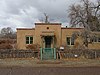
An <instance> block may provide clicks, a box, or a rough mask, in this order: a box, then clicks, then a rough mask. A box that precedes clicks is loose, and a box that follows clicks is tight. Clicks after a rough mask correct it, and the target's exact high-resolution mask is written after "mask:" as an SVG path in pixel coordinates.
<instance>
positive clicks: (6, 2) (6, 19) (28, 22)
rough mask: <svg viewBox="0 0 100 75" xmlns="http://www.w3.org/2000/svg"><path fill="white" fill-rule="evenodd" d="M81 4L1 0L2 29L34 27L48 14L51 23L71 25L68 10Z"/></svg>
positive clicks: (69, 0) (66, 0)
mask: <svg viewBox="0 0 100 75" xmlns="http://www.w3.org/2000/svg"><path fill="white" fill-rule="evenodd" d="M94 1H95V0H94ZM79 2H80V0H0V29H1V28H3V27H12V28H13V29H16V28H20V27H21V28H23V27H29V28H30V27H34V23H35V22H42V21H44V15H43V13H47V15H48V16H49V20H50V22H61V23H62V24H63V25H65V26H66V25H69V18H68V8H69V6H70V5H71V4H74V3H79Z"/></svg>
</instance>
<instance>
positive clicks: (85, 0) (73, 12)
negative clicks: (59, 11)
mask: <svg viewBox="0 0 100 75" xmlns="http://www.w3.org/2000/svg"><path fill="white" fill-rule="evenodd" d="M81 1H82V4H77V5H75V4H73V5H72V6H71V7H70V9H69V10H70V13H69V17H70V19H71V21H70V23H71V25H72V26H77V25H79V26H83V27H84V28H86V29H88V30H92V31H100V0H98V2H97V4H94V3H92V2H90V1H89V0H81Z"/></svg>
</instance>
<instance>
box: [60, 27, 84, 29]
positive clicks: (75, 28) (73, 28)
mask: <svg viewBox="0 0 100 75" xmlns="http://www.w3.org/2000/svg"><path fill="white" fill-rule="evenodd" d="M61 29H84V28H64V27H62V28H61Z"/></svg>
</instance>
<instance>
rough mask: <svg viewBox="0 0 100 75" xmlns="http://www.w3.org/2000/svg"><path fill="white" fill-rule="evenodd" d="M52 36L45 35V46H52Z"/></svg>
mask: <svg viewBox="0 0 100 75" xmlns="http://www.w3.org/2000/svg"><path fill="white" fill-rule="evenodd" d="M51 42H52V37H51V36H45V48H51Z"/></svg>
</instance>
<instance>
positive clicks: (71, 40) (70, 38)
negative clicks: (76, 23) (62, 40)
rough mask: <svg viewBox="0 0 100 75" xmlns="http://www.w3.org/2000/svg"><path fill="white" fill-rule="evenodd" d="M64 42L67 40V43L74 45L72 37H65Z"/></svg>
mask: <svg viewBox="0 0 100 75" xmlns="http://www.w3.org/2000/svg"><path fill="white" fill-rule="evenodd" d="M66 42H67V45H74V38H72V37H67V38H66Z"/></svg>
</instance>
